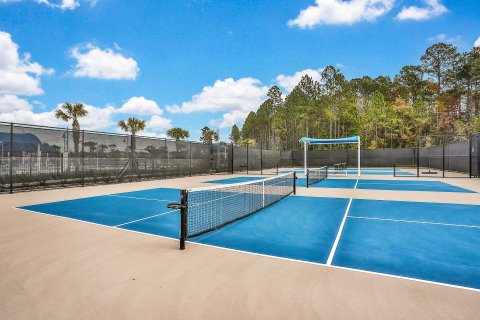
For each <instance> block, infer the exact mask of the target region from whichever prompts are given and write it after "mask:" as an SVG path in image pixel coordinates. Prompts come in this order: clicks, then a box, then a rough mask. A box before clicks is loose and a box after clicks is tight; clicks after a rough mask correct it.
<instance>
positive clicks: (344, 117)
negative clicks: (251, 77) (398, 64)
mask: <svg viewBox="0 0 480 320" xmlns="http://www.w3.org/2000/svg"><path fill="white" fill-rule="evenodd" d="M267 96H268V99H267V100H266V101H264V102H263V103H262V104H261V105H260V106H259V107H258V109H257V111H256V112H250V114H249V115H248V117H247V118H246V120H245V122H244V123H243V126H242V128H241V130H240V129H239V128H238V127H237V126H236V125H234V126H233V127H232V132H231V135H230V139H231V140H232V141H233V142H234V143H237V144H240V145H249V146H257V147H260V146H261V147H262V148H265V149H277V150H278V149H280V150H292V149H300V148H301V145H300V143H299V142H298V140H299V139H300V138H301V137H303V136H309V137H318V138H341V137H347V136H352V135H357V134H358V135H360V136H361V138H362V147H363V148H368V149H377V148H401V147H414V146H415V144H416V140H417V137H418V136H433V135H468V134H472V133H478V132H480V48H473V49H472V50H471V51H469V52H463V53H462V52H459V51H458V48H456V47H455V46H453V45H451V44H446V43H437V44H434V45H432V46H431V47H429V48H428V49H427V50H426V52H425V53H424V54H423V55H422V57H421V58H420V63H419V64H418V65H409V66H405V67H403V68H402V69H401V70H400V71H399V73H398V74H397V75H396V76H395V77H394V78H393V79H392V78H391V77H389V76H379V77H376V78H371V77H368V76H364V77H362V78H356V79H351V80H347V79H346V78H345V75H344V74H343V73H342V72H341V71H340V70H339V69H338V68H336V67H333V66H328V67H326V68H325V69H324V70H323V72H322V73H321V79H320V81H315V80H314V79H312V78H311V77H310V76H308V75H304V76H303V77H302V78H301V80H300V82H299V83H298V84H297V85H296V87H295V88H294V89H293V90H292V91H291V92H290V93H289V94H288V95H287V96H286V97H284V95H283V93H282V91H281V90H280V89H279V88H278V87H277V86H272V87H271V88H270V89H269V91H268V95H267ZM338 147H339V148H342V146H338Z"/></svg>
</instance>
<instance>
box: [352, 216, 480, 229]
mask: <svg viewBox="0 0 480 320" xmlns="http://www.w3.org/2000/svg"><path fill="white" fill-rule="evenodd" d="M349 218H353V219H365V220H380V221H392V222H406V223H419V224H433V225H441V226H447V227H459V228H475V229H480V226H476V225H468V224H454V223H442V222H430V221H418V220H401V219H388V218H372V217H362V216H349Z"/></svg>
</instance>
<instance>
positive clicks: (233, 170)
mask: <svg viewBox="0 0 480 320" xmlns="http://www.w3.org/2000/svg"><path fill="white" fill-rule="evenodd" d="M231 146H232V157H231V158H232V174H234V172H235V169H234V168H233V164H234V161H235V159H234V157H235V155H234V149H233V148H234V147H233V142H232V143H231Z"/></svg>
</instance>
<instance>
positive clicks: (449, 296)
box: [0, 175, 480, 319]
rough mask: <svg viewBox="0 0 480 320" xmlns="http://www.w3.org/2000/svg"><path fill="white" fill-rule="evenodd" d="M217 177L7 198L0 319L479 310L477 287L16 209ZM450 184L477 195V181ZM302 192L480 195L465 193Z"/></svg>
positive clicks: (368, 315) (465, 315)
mask: <svg viewBox="0 0 480 320" xmlns="http://www.w3.org/2000/svg"><path fill="white" fill-rule="evenodd" d="M230 177H232V175H227V176H215V179H221V178H230ZM211 178H212V177H211V176H197V177H193V178H182V179H171V180H162V181H147V182H139V183H126V184H117V185H104V186H91V187H84V188H69V189H57V190H46V191H36V192H27V193H18V194H13V195H0V226H1V229H0V275H1V276H0V319H478V317H479V314H480V292H478V291H473V290H466V289H461V288H454V287H449V286H443V285H437V284H431V283H426V282H420V281H413V280H407V279H401V278H395V277H389V276H384V275H376V274H369V273H365V272H358V271H353V270H345V269H340V268H334V267H327V266H322V265H314V264H307V263H302V262H296V261H287V260H283V259H277V258H272V257H263V256H258V255H252V254H247V253H241V252H234V251H229V250H224V249H219V248H212V247H206V246H201V245H195V244H188V249H187V250H185V251H180V250H178V241H176V240H171V239H165V238H160V237H155V236H150V235H144V234H139V233H134V232H128V231H125V230H118V229H112V228H108V227H104V226H99V225H93V224H89V223H85V222H80V221H74V220H68V219H62V218H59V217H52V216H48V215H41V214H36V213H32V212H26V211H20V210H18V209H15V207H16V206H21V205H29V204H35V203H43V202H50V201H58V200H65V199H75V198H83V197H89V196H97V195H101V194H110V193H117V192H125V191H132V190H142V189H150V188H156V187H172V188H182V187H195V186H201V185H203V184H202V182H203V181H207V180H211ZM349 178H351V177H349ZM362 178H363V179H369V178H372V179H390V177H386V176H382V177H379V176H375V177H374V176H371V177H369V176H364V177H362ZM391 179H393V177H392V178H391ZM410 179H417V178H410ZM430 180H431V179H430ZM442 181H446V182H447V183H451V184H454V185H457V186H460V187H464V188H468V189H471V190H474V191H478V192H480V181H479V180H478V179H447V180H442ZM298 194H299V195H308V196H321V197H346V198H350V197H353V198H363V199H385V200H387V199H389V200H407V201H429V202H449V203H466V204H480V194H462V193H429V192H406V191H377V190H349V189H323V188H310V189H308V190H307V189H306V188H299V190H298Z"/></svg>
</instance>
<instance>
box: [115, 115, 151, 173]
mask: <svg viewBox="0 0 480 320" xmlns="http://www.w3.org/2000/svg"><path fill="white" fill-rule="evenodd" d="M118 126H119V127H120V129H122V130H123V131H125V132H127V133H129V132H130V133H131V144H130V146H131V153H130V155H129V158H128V162H127V164H126V165H125V167H124V168H123V170H122V171H121V172H120V174H119V177H120V176H123V175H124V174H125V172H126V171H127V169H128V167H129V165H131V168H132V171H133V172H135V173H136V174H139V172H138V162H137V160H136V159H135V145H136V143H135V135H136V134H137V133H138V132H140V131H142V130H144V129H145V127H146V123H145V120H141V119H137V118H134V117H131V118H128V120H127V121H125V120H120V121H118Z"/></svg>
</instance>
